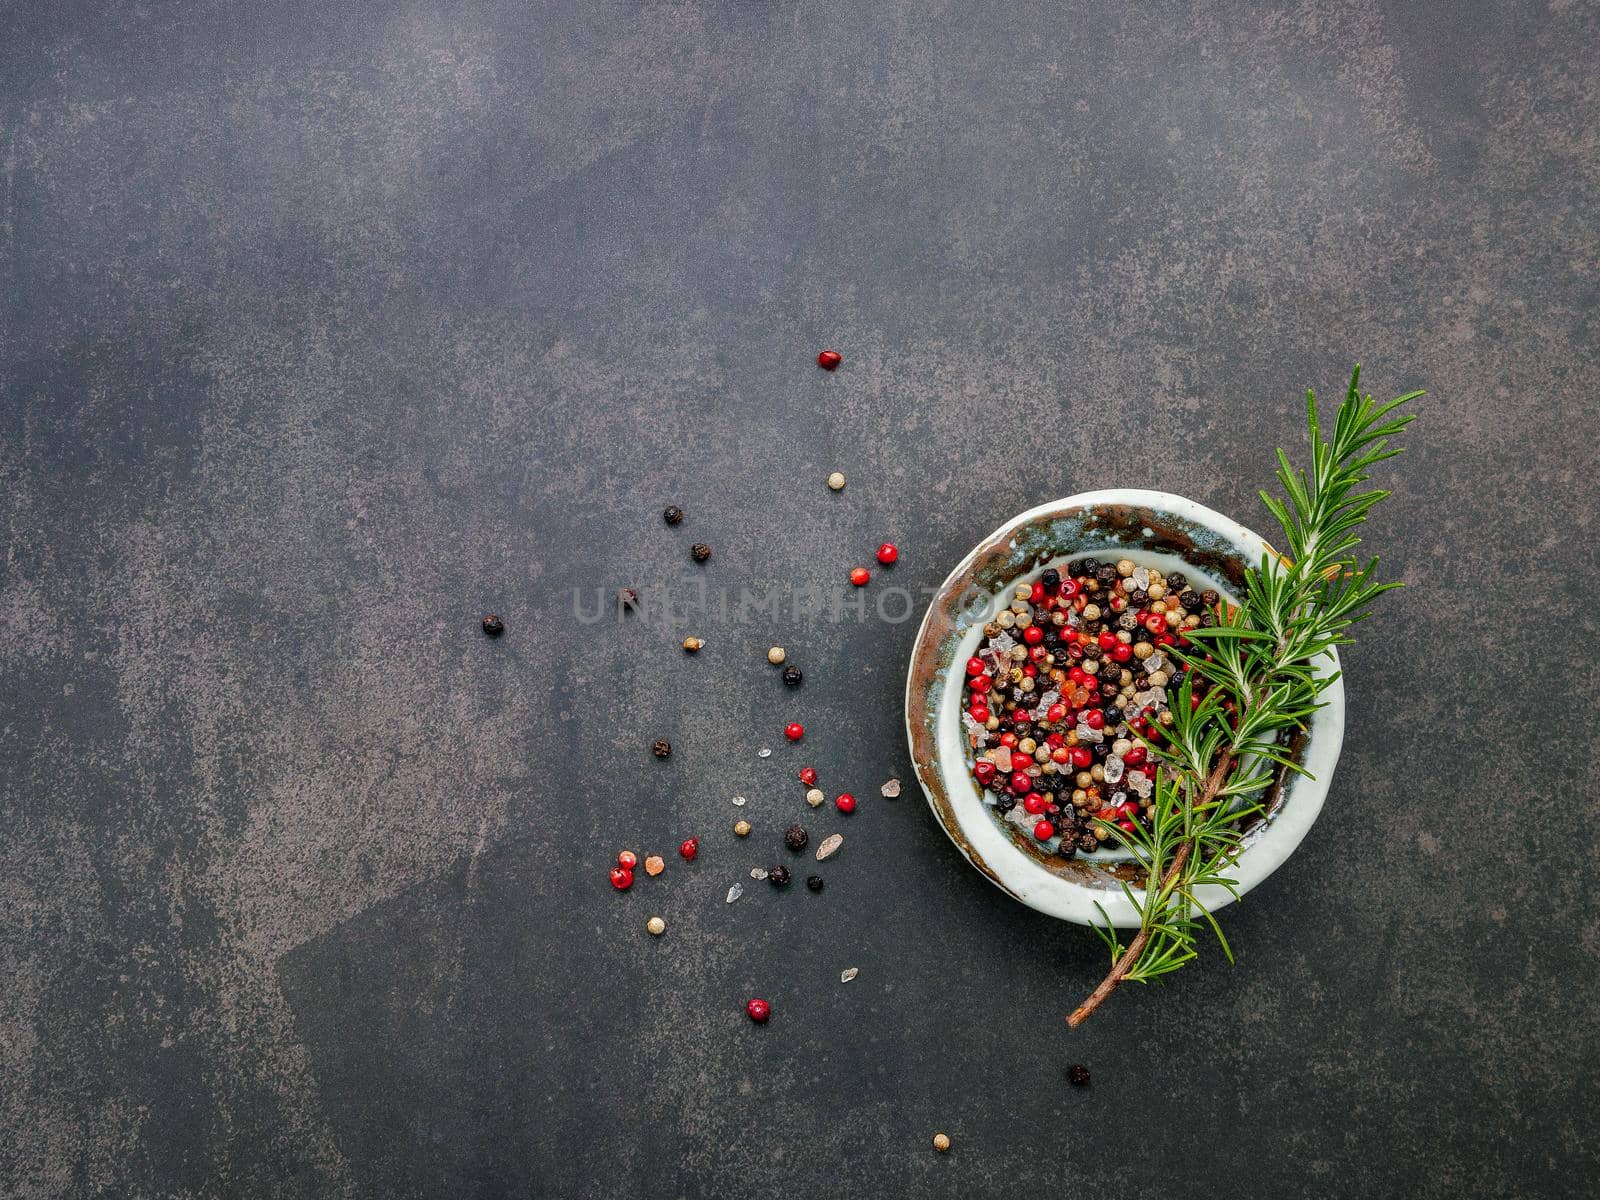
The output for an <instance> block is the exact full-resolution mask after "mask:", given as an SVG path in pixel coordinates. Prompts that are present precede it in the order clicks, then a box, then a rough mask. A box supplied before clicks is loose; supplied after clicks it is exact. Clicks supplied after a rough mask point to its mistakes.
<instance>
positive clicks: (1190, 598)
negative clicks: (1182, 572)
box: [1178, 591, 1200, 612]
mask: <svg viewBox="0 0 1600 1200" xmlns="http://www.w3.org/2000/svg"><path fill="white" fill-rule="evenodd" d="M1178 603H1179V604H1181V605H1182V606H1183V607H1184V608H1186V609H1188V610H1189V611H1190V612H1197V611H1199V608H1200V593H1199V592H1195V591H1188V592H1184V593H1183V594H1182V595H1180V596H1179V597H1178Z"/></svg>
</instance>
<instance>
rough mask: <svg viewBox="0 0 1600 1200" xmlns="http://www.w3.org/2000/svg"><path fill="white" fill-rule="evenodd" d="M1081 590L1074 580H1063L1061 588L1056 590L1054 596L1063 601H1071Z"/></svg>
mask: <svg viewBox="0 0 1600 1200" xmlns="http://www.w3.org/2000/svg"><path fill="white" fill-rule="evenodd" d="M1080 590H1081V588H1080V585H1079V583H1078V581H1077V580H1076V579H1063V580H1062V581H1061V586H1060V587H1058V588H1057V589H1056V594H1057V595H1059V596H1060V597H1061V598H1062V599H1063V600H1071V599H1072V598H1073V597H1074V596H1076V595H1077V594H1078V592H1079V591H1080Z"/></svg>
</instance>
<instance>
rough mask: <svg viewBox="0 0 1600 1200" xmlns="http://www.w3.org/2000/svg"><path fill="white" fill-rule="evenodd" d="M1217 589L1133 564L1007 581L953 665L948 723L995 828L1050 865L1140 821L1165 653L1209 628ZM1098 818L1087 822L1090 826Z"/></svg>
mask: <svg viewBox="0 0 1600 1200" xmlns="http://www.w3.org/2000/svg"><path fill="white" fill-rule="evenodd" d="M1220 601H1221V597H1220V596H1219V594H1218V593H1217V592H1216V591H1214V590H1212V589H1210V588H1206V589H1204V590H1201V591H1196V590H1194V588H1192V587H1191V586H1190V582H1189V579H1188V577H1187V576H1186V575H1184V574H1183V573H1181V572H1179V571H1167V572H1163V571H1162V570H1161V569H1159V568H1158V567H1155V566H1152V565H1148V564H1143V563H1141V562H1139V561H1136V560H1135V559H1133V558H1117V559H1101V558H1094V557H1084V558H1079V559H1075V560H1072V561H1070V562H1069V563H1068V564H1066V565H1065V566H1064V568H1061V569H1058V568H1055V567H1051V568H1049V569H1047V570H1045V571H1043V572H1041V573H1040V574H1039V576H1038V577H1037V578H1035V579H1033V580H1031V581H1022V582H1019V583H1017V584H1016V585H1015V587H1014V589H1013V591H1012V595H1011V599H1010V602H1009V603H1008V604H1007V605H1006V607H1004V608H1002V609H1001V610H1000V611H999V612H997V613H996V614H995V615H994V618H993V619H992V620H991V621H990V622H989V623H988V624H987V625H985V626H984V630H983V640H982V641H981V642H980V643H979V645H978V650H977V653H976V654H974V655H973V656H972V657H971V658H970V659H968V660H967V663H966V677H965V680H964V683H963V691H962V715H961V722H962V726H963V728H964V729H965V730H966V733H967V738H968V744H969V746H970V747H971V750H972V759H971V769H972V775H973V778H974V780H975V781H976V782H977V783H978V786H979V787H980V788H981V789H983V790H984V794H985V798H986V799H987V801H988V802H989V803H990V804H991V805H992V806H993V809H994V813H995V815H996V817H997V818H999V819H1000V820H1001V821H1002V822H1004V823H1007V824H1009V825H1011V826H1014V827H1015V828H1016V829H1017V830H1018V832H1019V836H1022V837H1024V838H1028V839H1032V841H1033V842H1034V843H1035V844H1037V846H1038V847H1039V848H1040V849H1041V850H1044V851H1047V852H1053V853H1055V854H1058V855H1060V856H1061V857H1063V858H1071V857H1073V856H1075V855H1077V854H1079V853H1084V854H1089V853H1093V852H1095V851H1098V850H1100V849H1101V848H1102V844H1103V843H1109V844H1108V845H1107V846H1106V848H1107V849H1110V848H1114V846H1115V844H1116V835H1115V834H1113V833H1112V832H1111V830H1110V829H1109V828H1108V827H1107V825H1109V826H1111V827H1114V828H1117V829H1120V830H1123V831H1126V832H1130V833H1131V832H1132V831H1133V830H1134V828H1135V822H1146V823H1147V822H1148V820H1149V813H1150V806H1151V803H1152V797H1153V795H1154V792H1155V784H1156V773H1157V770H1158V768H1157V765H1156V762H1155V760H1154V759H1153V758H1151V756H1150V751H1149V747H1148V746H1147V745H1146V740H1148V741H1150V742H1159V740H1160V738H1161V736H1162V731H1163V729H1165V728H1166V727H1167V726H1168V725H1170V724H1171V722H1172V716H1171V713H1170V712H1169V710H1168V701H1169V699H1170V698H1171V697H1173V696H1175V695H1176V693H1177V688H1178V686H1179V684H1181V683H1182V681H1183V679H1184V677H1185V675H1186V673H1193V674H1194V675H1195V678H1194V681H1193V691H1194V697H1195V703H1198V702H1199V699H1200V698H1201V697H1203V696H1204V695H1205V693H1206V690H1207V683H1206V681H1205V679H1204V678H1203V676H1201V675H1200V674H1199V673H1198V672H1190V671H1189V670H1188V669H1187V668H1186V667H1185V666H1184V664H1183V663H1181V662H1180V661H1178V659H1177V658H1176V656H1174V655H1172V654H1171V653H1169V651H1170V650H1171V649H1172V648H1174V647H1181V646H1186V645H1187V644H1188V642H1187V639H1186V638H1185V637H1184V634H1185V631H1187V630H1190V629H1194V628H1197V627H1199V626H1204V625H1212V624H1215V622H1216V609H1217V605H1218V604H1219V603H1220ZM1097 819H1098V821H1100V822H1105V823H1107V824H1096V820H1097Z"/></svg>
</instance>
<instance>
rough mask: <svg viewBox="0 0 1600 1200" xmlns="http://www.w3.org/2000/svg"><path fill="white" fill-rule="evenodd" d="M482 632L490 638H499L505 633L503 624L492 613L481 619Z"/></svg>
mask: <svg viewBox="0 0 1600 1200" xmlns="http://www.w3.org/2000/svg"><path fill="white" fill-rule="evenodd" d="M483 631H484V633H486V634H488V635H489V636H490V637H499V636H500V635H501V634H502V633H504V632H505V631H506V626H505V622H504V621H502V620H501V619H500V618H499V617H497V616H495V615H494V614H493V613H489V614H488V615H486V616H485V617H484V618H483Z"/></svg>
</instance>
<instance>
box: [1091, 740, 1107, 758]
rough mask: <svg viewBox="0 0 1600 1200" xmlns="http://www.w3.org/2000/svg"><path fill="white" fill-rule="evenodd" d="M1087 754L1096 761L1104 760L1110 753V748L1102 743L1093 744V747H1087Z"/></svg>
mask: <svg viewBox="0 0 1600 1200" xmlns="http://www.w3.org/2000/svg"><path fill="white" fill-rule="evenodd" d="M1089 753H1090V754H1092V755H1094V756H1095V757H1096V758H1098V759H1104V758H1105V756H1106V755H1108V754H1110V753H1111V747H1110V746H1108V745H1106V744H1105V743H1104V742H1095V743H1094V745H1092V746H1090V747H1089Z"/></svg>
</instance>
